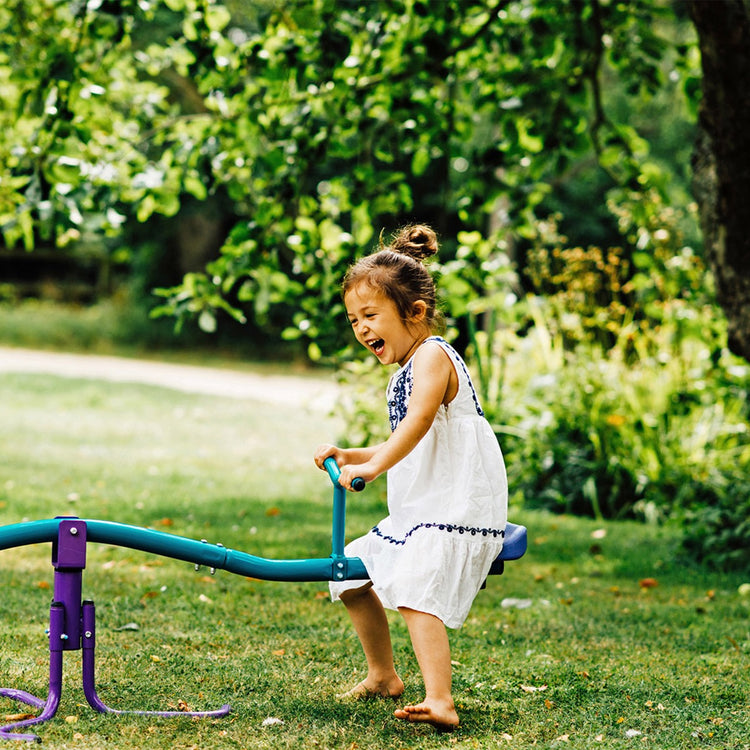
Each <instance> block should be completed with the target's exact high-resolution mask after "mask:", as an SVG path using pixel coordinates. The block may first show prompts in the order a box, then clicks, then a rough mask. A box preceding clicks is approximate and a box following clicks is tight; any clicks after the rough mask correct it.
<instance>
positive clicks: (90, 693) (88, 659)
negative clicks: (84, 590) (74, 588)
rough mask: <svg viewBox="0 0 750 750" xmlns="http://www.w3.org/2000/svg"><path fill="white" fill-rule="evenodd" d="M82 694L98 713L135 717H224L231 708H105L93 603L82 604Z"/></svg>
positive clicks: (225, 705) (226, 706) (227, 706)
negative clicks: (99, 691)
mask: <svg viewBox="0 0 750 750" xmlns="http://www.w3.org/2000/svg"><path fill="white" fill-rule="evenodd" d="M82 611H83V617H82V623H83V657H82V662H83V692H84V695H85V696H86V700H87V701H88V702H89V705H90V706H91V707H92V708H93V709H95V710H96V711H99V712H100V713H103V714H104V713H109V714H119V715H122V714H135V715H136V716H204V717H210V716H226V715H227V714H228V713H229V712H230V711H231V706H230V705H229V704H227V703H225V704H224V705H223V706H222V707H221V708H217V709H215V710H214V711H122V710H118V709H114V708H110V707H109V706H107V705H106V704H105V703H104V701H102V699H101V698H100V697H99V695H98V694H97V692H96V680H95V676H94V673H95V661H96V659H95V650H96V617H95V611H96V610H95V608H94V602H92V601H85V602H84V603H83V608H82Z"/></svg>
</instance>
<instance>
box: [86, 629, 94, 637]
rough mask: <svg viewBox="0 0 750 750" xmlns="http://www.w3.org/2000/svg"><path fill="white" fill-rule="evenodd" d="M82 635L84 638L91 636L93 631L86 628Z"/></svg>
mask: <svg viewBox="0 0 750 750" xmlns="http://www.w3.org/2000/svg"><path fill="white" fill-rule="evenodd" d="M84 635H85V636H86V638H91V636H92V635H94V634H93V633H92V632H91V631H90V630H87V631H86V632H85V633H84Z"/></svg>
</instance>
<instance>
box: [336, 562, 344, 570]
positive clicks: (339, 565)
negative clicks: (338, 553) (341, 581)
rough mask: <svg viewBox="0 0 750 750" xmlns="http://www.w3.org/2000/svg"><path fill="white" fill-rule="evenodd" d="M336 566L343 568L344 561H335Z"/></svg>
mask: <svg viewBox="0 0 750 750" xmlns="http://www.w3.org/2000/svg"><path fill="white" fill-rule="evenodd" d="M336 567H337V568H339V569H340V568H343V567H344V563H342V562H340V563H336Z"/></svg>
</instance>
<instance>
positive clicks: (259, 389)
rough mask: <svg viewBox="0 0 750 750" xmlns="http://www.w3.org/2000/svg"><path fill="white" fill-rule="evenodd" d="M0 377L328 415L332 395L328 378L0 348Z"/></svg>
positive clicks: (333, 398) (332, 390)
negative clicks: (80, 381) (116, 385)
mask: <svg viewBox="0 0 750 750" xmlns="http://www.w3.org/2000/svg"><path fill="white" fill-rule="evenodd" d="M0 372H16V373H44V374H49V375H57V376H59V377H63V378H84V379H92V380H109V381H113V382H120V383H145V384H148V385H158V386H162V387H163V388H172V389H174V390H178V391H185V392H189V393H205V394H208V395H212V396H225V397H227V398H240V399H255V400H258V401H266V402H269V403H274V404H288V405H293V406H308V407H309V408H311V409H313V410H316V411H317V410H321V411H323V410H325V411H328V410H330V409H331V408H332V407H333V405H334V403H335V401H336V394H337V386H336V384H335V382H334V379H333V377H331V378H330V380H325V379H323V378H308V377H300V376H296V375H260V374H257V373H249V372H238V371H236V370H220V369H217V368H212V367H201V366H196V365H179V364H172V363H167V362H157V361H152V360H138V359H128V358H126V357H110V356H102V355H98V354H65V353H60V352H44V351H37V350H32V349H16V348H12V347H3V346H0Z"/></svg>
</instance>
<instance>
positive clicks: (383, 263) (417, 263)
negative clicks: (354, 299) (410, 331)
mask: <svg viewBox="0 0 750 750" xmlns="http://www.w3.org/2000/svg"><path fill="white" fill-rule="evenodd" d="M438 250H439V245H438V240H437V235H436V234H435V232H434V231H433V230H432V229H431V228H430V227H428V226H426V225H425V224H410V225H409V226H406V227H403V228H402V229H400V230H399V231H398V232H397V233H396V234H395V235H394V236H393V238H392V240H391V243H390V245H385V244H384V243H383V236H382V234H381V236H380V250H378V251H377V252H375V253H373V254H372V255H367V256H365V257H364V258H361V259H360V260H358V261H357V262H356V263H355V264H354V265H353V266H351V267H350V268H349V270H348V271H347V272H346V275H345V276H344V281H343V283H342V284H341V293H342V295H346V293H347V292H348V291H349V290H350V289H352V288H353V287H355V286H357V285H358V284H362V283H364V284H367V285H368V286H370V287H371V288H372V289H376V290H378V291H379V292H381V293H382V294H384V295H385V296H387V297H388V298H389V299H391V300H393V302H394V304H395V305H396V309H397V310H398V312H399V315H401V317H402V319H403V320H405V321H406V320H409V318H410V317H411V316H412V315H413V314H414V303H415V302H416V301H417V300H422V301H423V302H424V303H425V304H426V305H427V310H426V315H425V323H426V324H427V325H428V326H429V328H430V329H432V327H433V325H434V323H435V319H436V293H435V282H434V281H433V280H432V276H431V275H430V272H429V271H428V270H427V268H426V267H425V265H424V263H423V262H422V261H424V260H425V259H427V258H429V257H431V256H433V255H436V254H437V252H438Z"/></svg>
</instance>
